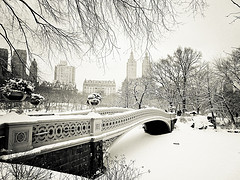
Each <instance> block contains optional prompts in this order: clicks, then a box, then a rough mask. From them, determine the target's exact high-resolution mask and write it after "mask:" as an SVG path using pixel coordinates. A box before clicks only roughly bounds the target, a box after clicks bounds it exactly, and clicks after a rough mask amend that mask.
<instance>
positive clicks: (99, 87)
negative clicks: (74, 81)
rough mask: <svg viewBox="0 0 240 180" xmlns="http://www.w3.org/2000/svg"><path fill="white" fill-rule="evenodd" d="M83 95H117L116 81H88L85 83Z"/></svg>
mask: <svg viewBox="0 0 240 180" xmlns="http://www.w3.org/2000/svg"><path fill="white" fill-rule="evenodd" d="M83 93H86V94H91V93H99V94H101V95H106V96H108V95H110V94H114V93H116V83H115V81H101V80H86V79H85V81H84V82H83Z"/></svg>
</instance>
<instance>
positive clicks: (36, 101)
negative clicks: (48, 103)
mask: <svg viewBox="0 0 240 180" xmlns="http://www.w3.org/2000/svg"><path fill="white" fill-rule="evenodd" d="M44 99H45V98H44V97H43V96H41V95H40V94H34V93H32V94H31V100H30V103H31V104H33V105H38V104H39V103H40V102H42V101H43V100H44Z"/></svg>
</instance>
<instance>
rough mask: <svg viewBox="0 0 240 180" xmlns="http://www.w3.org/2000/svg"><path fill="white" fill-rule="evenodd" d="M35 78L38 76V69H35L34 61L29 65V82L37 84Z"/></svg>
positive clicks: (35, 63)
mask: <svg viewBox="0 0 240 180" xmlns="http://www.w3.org/2000/svg"><path fill="white" fill-rule="evenodd" d="M37 76H38V67H37V62H36V60H35V59H34V60H33V61H32V62H31V65H30V72H29V79H30V81H32V82H34V83H36V82H37Z"/></svg>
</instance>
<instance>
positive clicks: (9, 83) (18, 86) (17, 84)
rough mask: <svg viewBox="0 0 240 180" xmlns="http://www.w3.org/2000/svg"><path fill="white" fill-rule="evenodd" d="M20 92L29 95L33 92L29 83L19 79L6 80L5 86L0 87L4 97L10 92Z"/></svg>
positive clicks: (32, 86) (32, 87)
mask: <svg viewBox="0 0 240 180" xmlns="http://www.w3.org/2000/svg"><path fill="white" fill-rule="evenodd" d="M14 91H21V92H23V93H25V94H28V95H30V94H31V93H33V91H34V85H33V84H32V83H31V82H30V81H26V80H23V79H19V78H14V79H9V80H6V84H5V85H4V86H2V87H1V92H2V93H3V94H6V95H10V94H11V92H14Z"/></svg>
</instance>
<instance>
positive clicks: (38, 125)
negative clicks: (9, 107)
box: [0, 109, 171, 153]
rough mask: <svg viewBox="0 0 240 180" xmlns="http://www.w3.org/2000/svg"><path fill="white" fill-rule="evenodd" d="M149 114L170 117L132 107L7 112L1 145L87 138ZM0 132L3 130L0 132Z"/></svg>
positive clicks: (17, 148)
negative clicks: (86, 111)
mask: <svg viewBox="0 0 240 180" xmlns="http://www.w3.org/2000/svg"><path fill="white" fill-rule="evenodd" d="M7 116H9V117H7ZM151 116H158V117H159V116H161V117H163V118H165V120H169V121H170V118H171V115H169V114H167V113H165V112H164V111H160V110H158V109H142V110H133V111H127V112H125V113H118V114H113V115H103V116H101V115H99V116H91V115H66V116H49V117H46V116H31V117H30V116H27V115H17V114H10V115H6V117H5V119H6V120H7V121H6V123H4V124H3V125H4V129H5V130H4V135H3V136H5V137H6V138H5V139H6V142H5V143H4V144H5V146H4V149H6V151H7V152H8V153H15V152H21V151H27V150H31V149H33V148H36V147H40V146H44V145H50V144H55V143H59V142H64V141H69V140H75V139H82V140H83V139H85V140H86V141H90V140H91V139H92V138H94V136H98V135H101V134H103V133H105V132H109V131H112V130H115V129H118V128H122V127H126V126H128V125H131V124H132V123H134V122H137V121H138V120H142V119H143V118H146V117H151ZM9 119H15V121H10V120H9ZM8 120H9V121H8ZM1 131H2V130H1ZM0 134H2V133H1V132H0ZM83 143H84V142H83Z"/></svg>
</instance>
